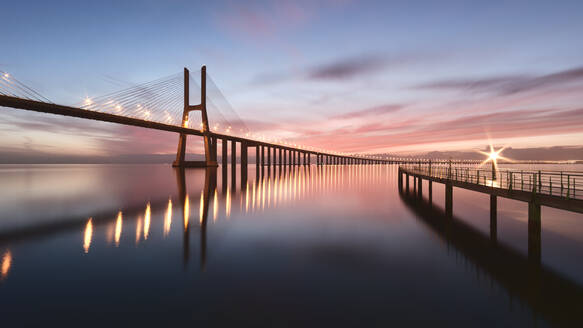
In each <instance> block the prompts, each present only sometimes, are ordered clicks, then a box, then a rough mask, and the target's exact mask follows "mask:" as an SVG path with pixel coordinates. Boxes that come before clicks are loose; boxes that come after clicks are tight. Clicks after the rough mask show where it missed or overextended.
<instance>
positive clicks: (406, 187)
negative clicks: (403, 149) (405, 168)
mask: <svg viewBox="0 0 583 328" xmlns="http://www.w3.org/2000/svg"><path fill="white" fill-rule="evenodd" d="M405 190H407V193H409V174H407V173H405Z"/></svg>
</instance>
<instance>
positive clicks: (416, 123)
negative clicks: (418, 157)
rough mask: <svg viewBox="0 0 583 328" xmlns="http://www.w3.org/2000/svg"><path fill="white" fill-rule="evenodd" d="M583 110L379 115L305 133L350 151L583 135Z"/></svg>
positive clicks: (329, 146)
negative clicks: (446, 115) (439, 117)
mask: <svg viewBox="0 0 583 328" xmlns="http://www.w3.org/2000/svg"><path fill="white" fill-rule="evenodd" d="M581 126H583V108H578V109H570V110H557V109H537V110H513V111H505V112H497V113H488V114H475V115H467V116H465V117H461V118H453V119H449V120H447V119H445V120H443V119H442V120H440V121H435V120H433V119H431V120H430V121H426V120H424V119H423V118H422V117H420V118H417V119H414V120H395V121H388V122H378V121H375V120H374V119H372V118H371V119H370V120H368V121H365V122H364V123H363V124H361V125H353V126H350V128H349V129H347V128H346V127H341V128H338V129H335V130H331V131H327V132H326V133H321V134H319V135H310V136H306V137H305V141H304V140H302V141H300V142H305V143H308V144H310V145H313V146H315V147H320V148H324V149H335V150H338V151H348V152H366V151H371V150H377V149H391V148H407V147H416V146H424V147H426V148H431V147H432V146H431V145H437V144H444V143H451V142H457V143H465V144H468V145H469V144H472V143H473V144H476V143H483V142H485V140H487V139H488V138H489V137H490V136H493V137H495V138H496V139H504V138H522V137H541V136H553V135H560V134H573V133H575V134H576V133H581ZM298 141H299V140H298Z"/></svg>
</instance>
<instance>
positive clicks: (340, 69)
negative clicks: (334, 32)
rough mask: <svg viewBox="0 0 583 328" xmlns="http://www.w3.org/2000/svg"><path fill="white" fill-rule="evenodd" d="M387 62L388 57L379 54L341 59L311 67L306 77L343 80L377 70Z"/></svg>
mask: <svg viewBox="0 0 583 328" xmlns="http://www.w3.org/2000/svg"><path fill="white" fill-rule="evenodd" d="M387 64H388V58H387V57H386V56H381V55H370V54H369V55H363V56H359V57H353V58H347V59H342V60H339V61H336V62H333V63H330V64H326V65H323V66H320V67H316V68H314V69H312V70H311V71H310V72H309V73H308V75H307V78H308V79H311V80H344V79H350V78H353V77H356V76H359V75H363V74H368V73H373V72H377V71H378V70H380V69H382V68H384V67H385V66H386V65H387Z"/></svg>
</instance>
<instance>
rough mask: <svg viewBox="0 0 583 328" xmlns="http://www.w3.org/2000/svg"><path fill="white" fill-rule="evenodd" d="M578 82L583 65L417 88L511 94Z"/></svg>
mask: <svg viewBox="0 0 583 328" xmlns="http://www.w3.org/2000/svg"><path fill="white" fill-rule="evenodd" d="M577 82H583V67H577V68H572V69H568V70H564V71H560V72H556V73H552V74H546V75H539V76H531V75H506V76H498V77H492V78H482V79H470V78H460V79H447V80H438V81H434V82H429V83H425V84H421V85H418V86H416V88H420V89H442V90H460V91H471V92H476V93H495V94H500V95H511V94H516V93H519V92H525V91H531V90H536V89H543V88H549V87H555V86H563V85H566V84H570V83H577Z"/></svg>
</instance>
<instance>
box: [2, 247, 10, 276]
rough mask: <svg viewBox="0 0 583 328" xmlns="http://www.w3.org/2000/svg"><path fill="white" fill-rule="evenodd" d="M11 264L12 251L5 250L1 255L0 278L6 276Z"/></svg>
mask: <svg viewBox="0 0 583 328" xmlns="http://www.w3.org/2000/svg"><path fill="white" fill-rule="evenodd" d="M11 266H12V253H11V252H10V250H7V251H6V253H4V256H2V266H0V279H4V278H6V276H8V272H10V267H11Z"/></svg>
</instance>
